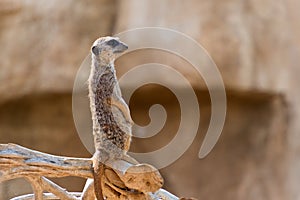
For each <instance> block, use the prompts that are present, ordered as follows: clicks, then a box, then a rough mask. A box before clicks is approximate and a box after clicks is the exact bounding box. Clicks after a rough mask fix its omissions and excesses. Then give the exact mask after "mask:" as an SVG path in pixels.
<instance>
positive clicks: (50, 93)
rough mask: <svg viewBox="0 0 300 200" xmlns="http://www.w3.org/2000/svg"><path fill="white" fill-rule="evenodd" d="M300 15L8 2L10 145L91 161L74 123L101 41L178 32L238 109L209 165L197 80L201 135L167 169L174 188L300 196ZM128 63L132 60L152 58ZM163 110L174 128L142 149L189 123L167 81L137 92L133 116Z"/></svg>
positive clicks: (4, 71) (259, 5)
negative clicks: (84, 70) (78, 83)
mask: <svg viewBox="0 0 300 200" xmlns="http://www.w3.org/2000/svg"><path fill="white" fill-rule="evenodd" d="M299 9H300V1H299V0H287V1H283V0H276V1H272V0H244V1H240V0H210V1H205V0H186V1H180V0H162V1H159V0H123V1H121V0H119V1H117V0H64V1H59V0H52V1H47V0H40V1H33V0H0V143H8V142H10V143H17V144H20V145H23V146H25V147H29V148H33V149H36V150H39V151H43V152H48V153H53V154H57V155H65V156H81V157H90V156H91V155H90V154H89V152H88V151H87V150H86V149H85V147H84V146H83V145H82V144H81V142H80V139H79V137H78V135H77V132H76V129H75V126H74V122H73V118H72V89H73V82H74V78H75V75H76V72H77V70H78V68H79V66H80V64H81V62H82V61H83V60H84V58H85V57H86V55H87V54H88V52H89V48H90V46H91V44H92V42H93V41H94V40H95V39H96V38H98V37H100V36H105V35H112V34H115V33H118V32H120V31H124V30H127V29H130V28H136V27H145V26H160V27H167V28H171V29H175V30H178V31H181V32H183V33H185V34H187V35H189V36H191V37H192V38H194V39H195V40H197V41H198V42H199V43H201V44H202V45H203V46H204V47H205V49H206V50H207V51H208V52H209V53H210V55H211V56H212V58H213V59H214V61H215V62H216V64H217V66H218V68H219V70H220V72H221V74H222V77H223V79H224V83H225V86H226V92H227V100H228V104H227V117H226V122H225V126H224V130H223V133H222V135H221V138H220V140H219V142H218V143H217V145H216V147H215V148H214V150H213V151H212V152H211V154H210V155H209V156H208V157H206V158H205V159H203V160H199V159H198V157H197V155H198V151H199V148H200V145H201V143H202V141H203V137H204V134H205V131H206V130H207V126H208V123H209V119H210V109H211V107H210V100H209V95H208V92H207V88H206V87H203V86H202V84H199V87H198V86H197V84H194V89H195V91H196V93H197V97H198V100H199V104H200V109H201V122H200V128H199V131H198V134H197V137H196V139H195V140H194V142H193V144H192V146H191V147H190V148H189V149H188V151H187V152H185V154H184V155H183V156H182V157H181V158H180V159H179V160H177V161H176V162H175V163H173V164H172V165H170V166H168V167H166V168H164V169H162V170H161V172H162V174H163V176H164V178H165V188H166V189H168V190H169V191H170V192H172V193H174V194H176V195H178V196H185V197H192V196H193V197H197V198H199V199H200V200H201V199H205V200H216V199H224V200H227V199H228V200H229V199H230V200H232V199H237V200H240V199H243V200H253V199H256V200H282V199H286V200H295V199H300V135H299V131H300V123H299V121H300V91H299V88H298V87H299V85H300V79H299V75H300V66H299V63H300V54H299V51H300V23H299V22H300V14H299ZM175 42H176V41H175ZM178 45H183V44H178ZM143 55H144V54H143ZM150 55H152V57H151V56H150V58H151V59H153V57H155V55H158V54H157V53H156V54H155V52H154V53H153V52H152V54H151V53H150ZM160 55H161V56H163V55H164V54H160ZM166 56H170V59H171V60H172V57H171V55H166ZM129 58H130V59H129ZM122 59H123V60H124V63H126V65H130V63H131V62H132V63H135V62H137V61H139V60H143V61H147V59H148V58H144V57H140V56H139V54H138V53H137V54H135V55H129V56H128V57H127V60H126V58H122ZM122 59H120V60H118V62H117V70H118V68H119V69H120V70H119V71H120V73H123V72H122V68H121V66H122ZM151 59H149V60H151ZM174 59H176V58H174ZM173 61H174V60H173ZM176 63H177V65H178V63H179V64H180V63H182V66H180V68H181V69H182V70H183V74H185V75H186V76H187V77H189V78H190V79H191V80H198V81H199V83H200V82H201V81H202V80H201V78H199V77H193V71H189V69H191V68H190V67H188V66H187V65H188V64H185V63H184V62H183V61H182V62H180V61H178V62H176ZM185 65H186V66H185ZM123 69H124V68H123ZM195 83H197V81H196V82H195ZM122 89H123V90H126V88H122ZM181 89H182V90H184V88H181ZM155 103H161V104H162V105H164V106H165V108H166V111H167V112H168V116H169V117H168V120H167V123H166V126H165V127H164V129H163V130H162V131H161V132H160V133H159V134H158V135H156V136H154V137H153V138H149V139H145V140H142V139H135V140H134V141H133V145H132V150H134V151H149V150H151V149H156V148H159V147H161V146H163V145H164V144H167V143H168V141H169V140H170V139H171V138H172V137H173V135H172V133H174V132H176V129H177V128H178V122H179V120H180V111H179V108H178V102H177V100H176V98H175V97H174V95H173V94H172V93H171V92H170V91H169V90H168V89H166V88H163V87H159V86H151V87H142V88H140V89H139V90H138V91H137V92H136V93H135V94H134V96H133V97H132V100H131V102H130V108H131V112H132V116H133V119H134V121H135V122H136V123H139V124H146V123H147V122H148V121H149V118H148V115H147V112H148V108H149V106H150V105H152V104H155ZM190 120H193V119H190ZM54 181H56V182H57V183H59V184H61V185H62V186H63V187H66V188H68V189H69V190H71V191H80V190H82V187H83V185H84V180H82V179H79V178H74V177H70V178H65V179H62V180H59V179H56V180H54ZM29 192H31V188H30V186H29V185H28V184H27V183H26V182H25V181H24V180H14V181H9V182H6V183H3V184H0V199H1V200H2V199H3V200H6V199H9V198H11V197H13V196H16V195H19V194H24V193H29Z"/></svg>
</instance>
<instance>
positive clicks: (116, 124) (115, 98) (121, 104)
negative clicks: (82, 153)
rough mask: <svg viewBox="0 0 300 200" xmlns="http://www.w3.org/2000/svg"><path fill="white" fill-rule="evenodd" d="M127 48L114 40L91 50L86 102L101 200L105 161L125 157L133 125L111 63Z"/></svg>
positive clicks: (98, 42) (99, 41)
mask: <svg viewBox="0 0 300 200" xmlns="http://www.w3.org/2000/svg"><path fill="white" fill-rule="evenodd" d="M127 49H128V47H127V45H126V44H124V43H123V42H121V41H120V40H119V38H116V37H102V38H99V39H97V40H96V41H95V42H94V43H93V46H92V47H91V54H92V65H91V72H90V76H89V81H88V83H89V99H90V109H91V113H92V121H93V135H94V143H95V153H94V155H93V158H92V160H93V172H94V186H95V195H96V197H97V199H98V200H101V199H103V198H104V197H103V194H102V185H101V183H102V181H101V177H102V176H103V171H104V167H105V161H106V160H108V159H114V158H116V159H118V158H122V157H123V156H124V155H127V151H128V149H129V147H130V142H131V131H132V125H133V121H132V119H131V116H130V111H129V108H128V106H127V104H126V103H125V101H124V99H123V98H122V94H121V90H120V87H119V84H118V81H117V78H116V72H115V67H114V61H115V58H116V56H117V55H118V54H120V53H122V52H124V51H126V50H127Z"/></svg>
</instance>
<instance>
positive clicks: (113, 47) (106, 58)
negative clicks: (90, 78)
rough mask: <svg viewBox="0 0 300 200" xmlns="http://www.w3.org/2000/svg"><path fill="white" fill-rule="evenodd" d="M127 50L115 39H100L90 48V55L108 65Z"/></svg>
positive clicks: (108, 37) (125, 46)
mask: <svg viewBox="0 0 300 200" xmlns="http://www.w3.org/2000/svg"><path fill="white" fill-rule="evenodd" d="M127 49H128V46H127V45H126V44H125V43H123V42H121V41H120V39H119V38H117V37H110V36H107V37H101V38H99V39H97V40H96V41H95V42H94V44H93V46H92V48H91V52H92V54H93V55H94V56H95V57H96V58H98V59H100V61H101V62H104V63H110V62H113V61H114V59H115V58H116V55H117V54H119V53H122V52H124V51H126V50H127Z"/></svg>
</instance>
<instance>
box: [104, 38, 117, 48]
mask: <svg viewBox="0 0 300 200" xmlns="http://www.w3.org/2000/svg"><path fill="white" fill-rule="evenodd" d="M106 44H108V45H109V46H111V47H115V46H117V45H118V44H119V42H118V41H117V40H115V39H112V40H109V41H108V42H107V43H106Z"/></svg>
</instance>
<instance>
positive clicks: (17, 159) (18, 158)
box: [0, 144, 179, 200]
mask: <svg viewBox="0 0 300 200" xmlns="http://www.w3.org/2000/svg"><path fill="white" fill-rule="evenodd" d="M129 160H130V159H129ZM91 166H92V161H91V159H88V158H71V157H61V156H54V155H50V154H45V153H41V152H38V151H33V150H30V149H27V148H24V147H21V146H19V145H16V144H0V182H3V181H6V180H10V179H15V178H22V177H23V178H26V179H27V180H28V181H29V182H30V184H31V185H32V186H33V191H34V195H24V196H20V197H16V198H14V199H18V200H25V199H38V200H39V199H66V200H69V199H70V200H72V199H83V200H90V199H95V196H94V188H93V187H94V186H93V180H92V179H91V178H92V177H93V175H92V168H91ZM65 176H77V177H82V178H86V179H88V181H87V184H86V186H85V188H84V190H83V192H80V193H71V192H68V191H66V190H65V189H63V188H61V187H60V186H58V185H57V184H55V183H53V182H51V181H50V180H48V179H47V178H45V177H65ZM104 177H105V178H104V182H103V185H104V188H103V193H104V194H105V195H106V196H107V197H108V199H139V200H140V199H149V200H151V199H157V200H158V199H165V200H173V199H179V198H177V197H176V196H174V195H172V194H170V193H169V192H167V191H165V190H162V189H160V188H161V186H162V177H161V176H160V174H159V172H158V171H157V170H156V169H155V168H154V167H152V166H150V165H147V164H137V163H136V161H135V160H134V159H131V160H130V162H129V161H128V159H126V160H122V159H120V160H109V161H108V162H107V168H106V169H105V174H104ZM44 190H45V191H48V192H50V193H43V191H44Z"/></svg>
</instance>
